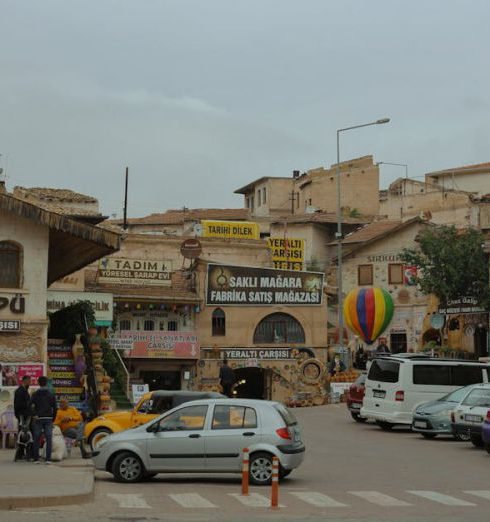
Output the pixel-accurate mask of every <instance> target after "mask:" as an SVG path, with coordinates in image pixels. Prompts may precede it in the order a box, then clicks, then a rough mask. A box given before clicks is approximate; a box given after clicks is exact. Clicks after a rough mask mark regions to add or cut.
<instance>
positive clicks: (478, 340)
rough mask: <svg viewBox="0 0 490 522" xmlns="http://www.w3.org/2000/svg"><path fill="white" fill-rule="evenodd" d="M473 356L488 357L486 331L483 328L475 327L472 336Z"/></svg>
mask: <svg viewBox="0 0 490 522" xmlns="http://www.w3.org/2000/svg"><path fill="white" fill-rule="evenodd" d="M473 339H474V343H475V354H476V356H477V357H488V346H487V330H486V328H485V327H484V326H477V327H476V328H475V334H474V336H473Z"/></svg>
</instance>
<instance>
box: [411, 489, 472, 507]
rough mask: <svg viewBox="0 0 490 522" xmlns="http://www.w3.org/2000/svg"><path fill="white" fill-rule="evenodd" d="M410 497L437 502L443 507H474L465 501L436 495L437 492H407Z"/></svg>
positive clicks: (439, 494) (441, 494)
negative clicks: (414, 496)
mask: <svg viewBox="0 0 490 522" xmlns="http://www.w3.org/2000/svg"><path fill="white" fill-rule="evenodd" d="M407 492H408V493H411V494H412V495H417V496H418V497H422V498H425V499H427V500H432V501H434V502H438V503H439V504H444V505H445V506H474V505H475V504H473V503H472V502H467V501H466V500H461V499H460V498H456V497H451V496H449V495H444V494H443V493H438V492H437V491H407Z"/></svg>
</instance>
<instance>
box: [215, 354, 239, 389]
mask: <svg viewBox="0 0 490 522" xmlns="http://www.w3.org/2000/svg"><path fill="white" fill-rule="evenodd" d="M219 379H220V384H221V386H222V388H223V393H224V394H225V395H226V396H227V397H231V396H232V388H233V385H234V384H235V383H236V377H235V372H234V371H233V370H232V369H231V368H230V367H229V366H228V361H227V360H226V359H224V360H223V365H222V366H221V368H220V370H219Z"/></svg>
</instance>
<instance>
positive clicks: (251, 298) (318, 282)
mask: <svg viewBox="0 0 490 522" xmlns="http://www.w3.org/2000/svg"><path fill="white" fill-rule="evenodd" d="M323 276H324V275H323V274H322V273H319V272H296V271H294V270H275V269H273V268H252V267H247V266H230V265H214V264H210V265H208V277H207V288H206V304H207V305H211V306H214V305H219V306H226V305H254V306H269V305H271V304H274V305H277V304H281V305H290V306H311V305H320V304H321V303H322V295H323Z"/></svg>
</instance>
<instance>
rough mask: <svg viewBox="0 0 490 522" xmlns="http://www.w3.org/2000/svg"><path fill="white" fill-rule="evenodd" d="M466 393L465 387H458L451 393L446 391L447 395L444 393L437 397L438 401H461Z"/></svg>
mask: <svg viewBox="0 0 490 522" xmlns="http://www.w3.org/2000/svg"><path fill="white" fill-rule="evenodd" d="M467 393H468V389H467V388H466V387H463V388H459V389H458V390H455V391H453V392H451V393H448V394H447V395H444V397H441V398H440V399H439V402H458V403H459V402H461V401H462V400H463V399H464V397H465V395H466V394H467Z"/></svg>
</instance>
